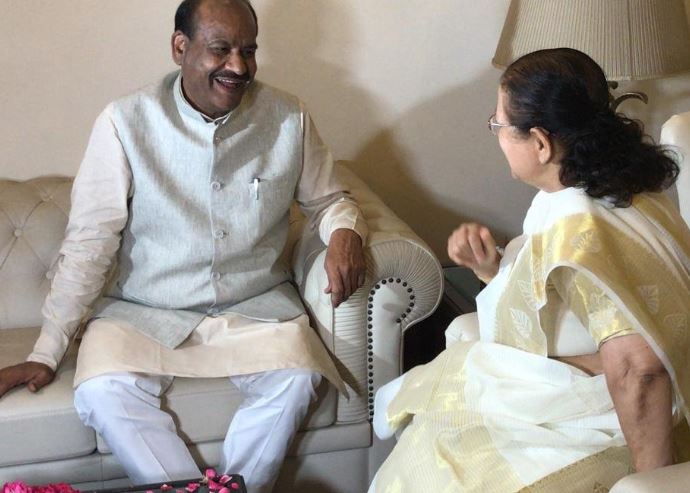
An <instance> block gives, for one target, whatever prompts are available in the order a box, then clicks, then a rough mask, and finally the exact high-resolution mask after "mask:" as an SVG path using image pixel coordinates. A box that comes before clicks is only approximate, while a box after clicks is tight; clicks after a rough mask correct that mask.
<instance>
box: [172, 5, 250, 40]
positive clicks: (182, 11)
mask: <svg viewBox="0 0 690 493" xmlns="http://www.w3.org/2000/svg"><path fill="white" fill-rule="evenodd" d="M203 1H204V0H183V1H182V3H181V4H180V6H179V7H177V12H175V31H180V32H182V33H184V35H185V36H187V37H188V38H189V39H192V38H193V37H194V34H195V32H196V13H197V10H199V6H200V5H201V3H202V2H203ZM240 1H241V2H242V3H244V4H245V5H246V6H247V7H248V8H249V11H250V12H251V13H252V17H253V18H254V25H255V26H256V32H257V34H258V33H259V20H258V19H257V17H256V11H255V10H254V6H253V5H252V3H251V2H250V0H240Z"/></svg>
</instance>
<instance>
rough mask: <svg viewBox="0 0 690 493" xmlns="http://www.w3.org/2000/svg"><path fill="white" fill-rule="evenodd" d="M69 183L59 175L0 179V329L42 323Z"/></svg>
mask: <svg viewBox="0 0 690 493" xmlns="http://www.w3.org/2000/svg"><path fill="white" fill-rule="evenodd" d="M71 188H72V180H71V179H70V178H60V177H55V178H36V179H33V180H28V181H25V182H16V181H0V329H5V328H20V327H35V326H39V325H41V323H42V321H43V320H42V318H41V306H42V305H43V299H44V298H45V296H46V294H47V293H48V289H49V288H50V280H51V279H52V277H53V276H52V271H51V268H52V267H53V264H54V263H55V260H56V259H57V251H58V248H59V247H60V243H61V242H62V237H63V235H64V233H65V226H66V224H67V213H68V211H69V194H70V190H71Z"/></svg>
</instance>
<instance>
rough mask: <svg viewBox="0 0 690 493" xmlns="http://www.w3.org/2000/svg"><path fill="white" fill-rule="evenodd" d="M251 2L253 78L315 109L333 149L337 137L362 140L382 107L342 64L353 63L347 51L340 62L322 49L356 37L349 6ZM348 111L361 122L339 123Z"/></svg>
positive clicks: (346, 142)
mask: <svg viewBox="0 0 690 493" xmlns="http://www.w3.org/2000/svg"><path fill="white" fill-rule="evenodd" d="M254 3H255V6H256V7H257V13H258V15H259V39H258V43H259V46H260V49H259V71H258V78H259V79H260V80H264V81H266V82H268V83H269V84H272V85H275V86H276V87H279V88H281V89H284V90H286V91H288V92H290V93H292V94H296V95H298V96H299V97H300V99H302V100H303V101H305V103H306V104H307V109H310V110H312V111H314V110H316V109H317V108H318V109H320V110H321V113H320V114H319V115H317V116H318V117H316V116H314V113H312V118H314V120H315V123H316V127H317V128H318V129H319V133H320V134H321V136H322V137H323V138H324V140H325V141H326V143H327V144H328V145H329V146H331V148H332V149H333V146H334V144H335V142H336V141H337V142H338V143H339V144H340V145H339V147H340V148H354V147H355V146H356V145H357V144H358V143H360V142H362V141H364V140H365V139H366V135H367V129H370V128H376V127H377V121H376V117H377V115H380V114H381V113H382V108H381V107H380V106H379V105H377V102H376V100H375V99H374V97H372V95H371V94H370V93H369V92H368V91H367V90H366V89H364V88H363V87H361V86H360V85H358V84H357V81H356V80H354V78H353V72H352V71H351V70H347V69H346V68H345V67H350V66H351V65H350V64H351V63H352V61H351V60H346V59H347V57H348V52H344V53H342V56H341V57H340V60H341V63H340V64H339V65H336V64H334V63H332V62H331V61H329V60H328V58H329V55H327V54H324V53H323V50H327V49H328V48H327V47H328V46H333V45H337V46H338V47H340V46H353V44H354V43H358V42H359V41H357V40H355V39H353V38H354V37H355V35H354V34H353V31H354V28H353V23H354V20H352V19H351V18H350V17H349V12H350V11H349V7H347V6H344V5H343V3H342V2H341V0H320V1H319V2H313V1H312V0H292V1H290V2H286V1H284V0H266V1H264V2H261V1H256V0H255V1H254ZM330 58H333V57H332V55H331V56H330ZM324 109H326V110H327V111H328V113H327V114H324ZM351 115H356V116H357V120H356V121H358V122H362V124H361V125H358V126H356V127H354V126H352V127H350V126H348V125H347V124H346V123H344V121H351V120H352V118H351ZM329 136H331V138H328V137H329ZM334 136H337V139H336V138H334ZM334 154H335V158H336V159H342V158H344V157H345V156H343V155H342V154H343V153H339V152H338V151H337V149H334Z"/></svg>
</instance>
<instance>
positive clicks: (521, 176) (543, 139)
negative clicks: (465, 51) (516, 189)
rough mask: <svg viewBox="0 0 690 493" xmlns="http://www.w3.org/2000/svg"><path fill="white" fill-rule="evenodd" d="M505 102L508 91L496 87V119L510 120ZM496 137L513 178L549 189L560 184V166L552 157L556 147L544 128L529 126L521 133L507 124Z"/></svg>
mask: <svg viewBox="0 0 690 493" xmlns="http://www.w3.org/2000/svg"><path fill="white" fill-rule="evenodd" d="M507 106H508V95H507V93H506V92H505V91H504V90H503V89H501V88H500V87H499V89H498V101H497V103H496V122H497V123H503V124H510V123H511V122H510V120H509V118H508V116H507V114H506V107H507ZM497 137H498V144H499V145H500V146H501V150H502V151H503V154H505V157H506V159H507V160H508V166H510V171H511V174H512V175H513V178H516V179H518V180H520V181H522V182H524V183H527V184H528V185H532V186H533V187H537V188H539V189H541V190H545V191H549V192H550V191H555V190H560V189H562V188H563V186H562V185H561V183H560V180H559V178H558V171H559V170H558V168H560V166H559V165H557V164H554V163H553V159H552V158H553V157H554V156H553V155H552V153H553V151H554V150H555V149H553V146H552V144H551V141H550V140H549V137H548V133H547V132H546V131H544V130H542V129H532V131H530V133H529V134H527V135H523V134H521V133H520V132H519V131H518V129H516V128H515V127H510V126H506V127H500V128H498V132H497ZM545 146H546V147H548V148H545Z"/></svg>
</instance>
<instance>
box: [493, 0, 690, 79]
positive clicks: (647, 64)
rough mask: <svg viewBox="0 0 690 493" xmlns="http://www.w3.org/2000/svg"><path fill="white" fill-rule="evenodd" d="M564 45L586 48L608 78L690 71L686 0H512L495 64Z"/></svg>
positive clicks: (660, 75) (643, 76) (645, 76)
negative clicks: (684, 0) (684, 2)
mask: <svg viewBox="0 0 690 493" xmlns="http://www.w3.org/2000/svg"><path fill="white" fill-rule="evenodd" d="M560 47H568V48H575V49H577V50H580V51H583V52H585V53H587V54H588V55H589V56H591V57H592V58H593V59H594V60H595V61H596V62H597V63H598V64H599V65H601V67H602V68H603V69H604V72H605V73H606V77H607V78H608V79H609V80H617V81H620V80H642V79H655V78H660V77H668V76H670V75H674V74H679V73H681V72H686V71H690V33H689V32H688V20H687V16H686V12H685V6H684V4H683V0H512V1H511V3H510V8H509V9H508V15H507V16H506V20H505V23H504V25H503V31H502V33H501V39H500V40H499V42H498V46H497V48H496V54H495V55H494V59H493V64H494V65H495V66H497V67H499V68H505V67H507V66H508V65H510V63H512V62H513V61H515V60H516V59H518V58H519V57H520V56H522V55H525V54H527V53H530V52H532V51H535V50H540V49H544V48H560Z"/></svg>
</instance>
